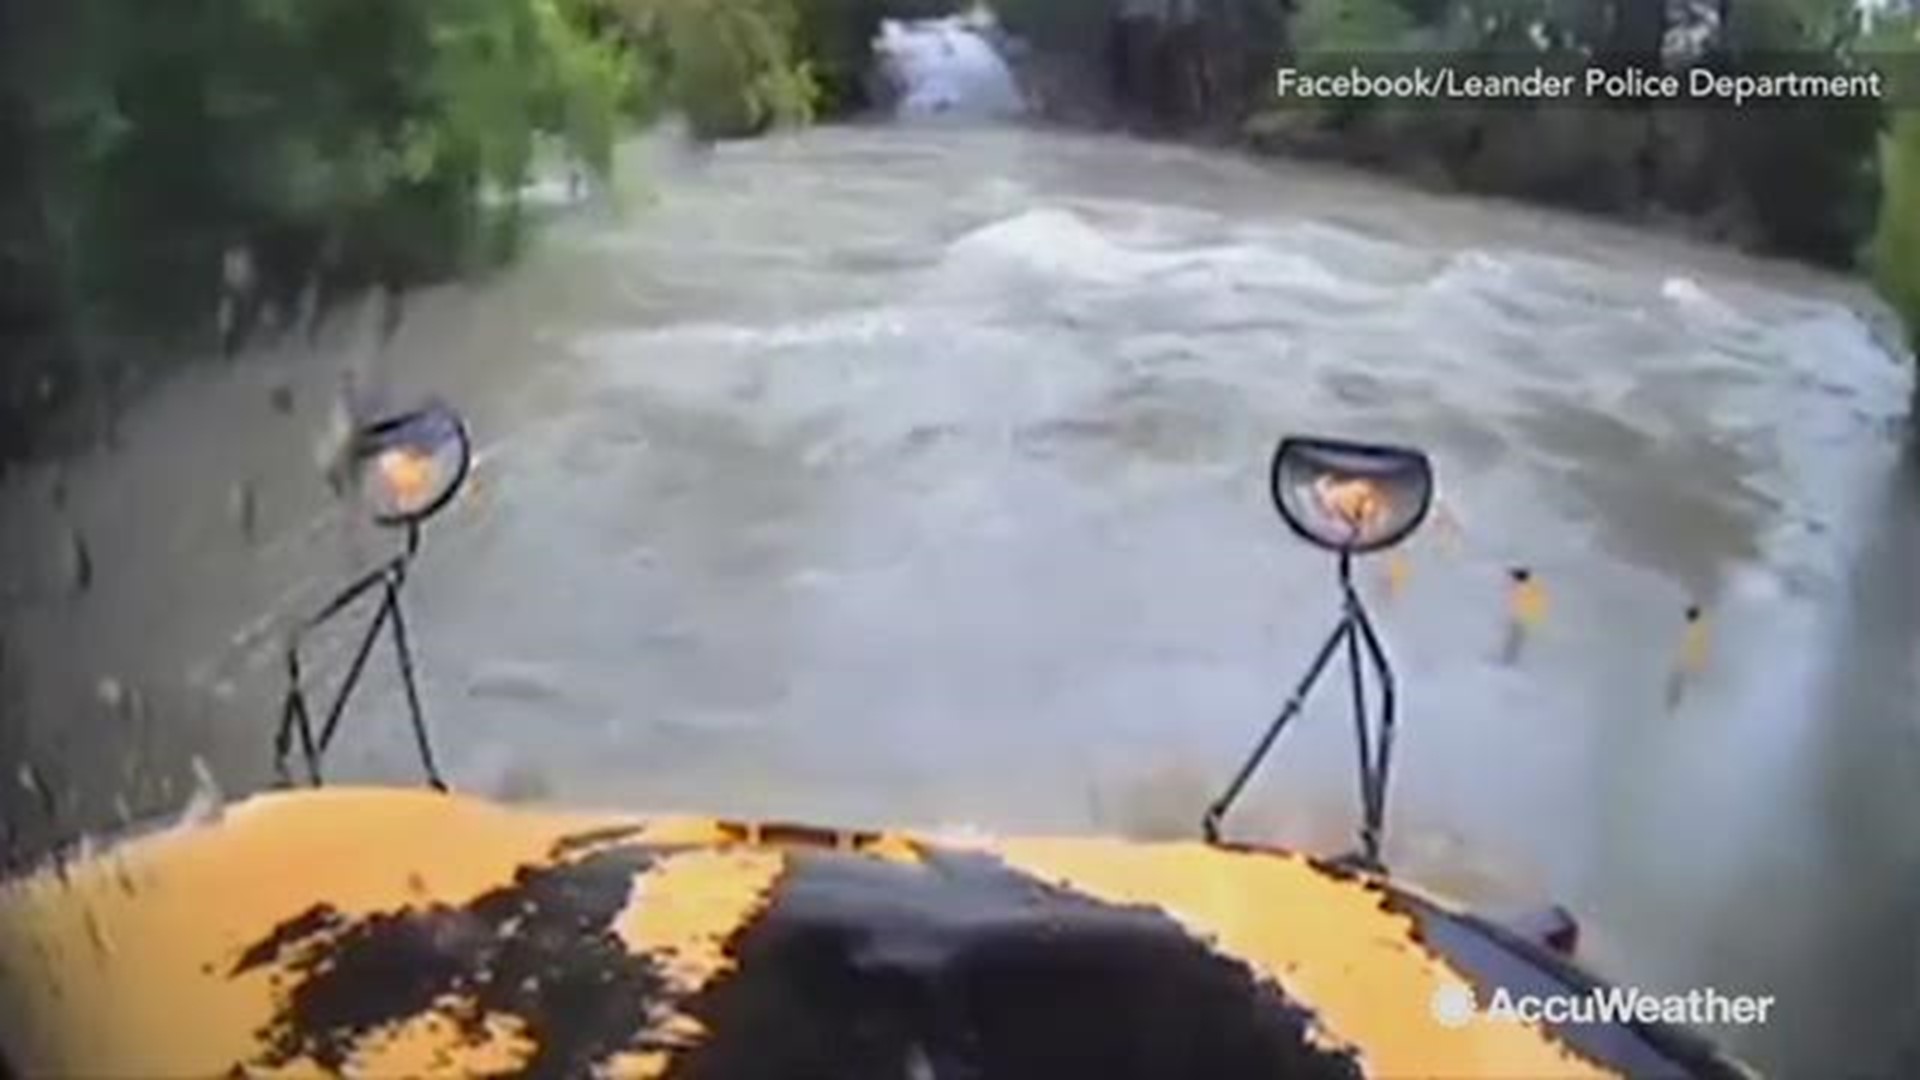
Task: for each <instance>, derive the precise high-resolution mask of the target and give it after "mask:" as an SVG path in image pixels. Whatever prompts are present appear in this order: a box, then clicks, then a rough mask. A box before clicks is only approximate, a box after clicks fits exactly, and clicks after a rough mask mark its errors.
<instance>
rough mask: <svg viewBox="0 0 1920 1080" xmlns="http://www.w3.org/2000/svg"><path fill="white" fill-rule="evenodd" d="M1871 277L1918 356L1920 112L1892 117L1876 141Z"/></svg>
mask: <svg viewBox="0 0 1920 1080" xmlns="http://www.w3.org/2000/svg"><path fill="white" fill-rule="evenodd" d="M1871 262H1872V266H1873V276H1874V280H1875V282H1876V283H1877V284H1878V285H1879V286H1880V292H1881V294H1882V295H1884V296H1885V297H1886V298H1887V302H1888V303H1889V304H1892V305H1893V308H1894V310H1895V311H1897V312H1899V313H1900V315H1901V317H1902V318H1904V319H1905V320H1906V324H1907V339H1908V341H1909V343H1910V344H1911V345H1912V347H1913V348H1914V349H1915V351H1916V352H1920V111H1914V110H1910V109H1909V110H1903V111H1901V112H1899V113H1897V114H1895V116H1894V118H1893V123H1892V125H1891V126H1890V128H1889V130H1888V132H1887V134H1886V135H1885V136H1883V137H1882V139H1881V141H1880V220H1879V222H1878V224H1877V226H1876V228H1875V231H1874V238H1873V248H1872V258H1871Z"/></svg>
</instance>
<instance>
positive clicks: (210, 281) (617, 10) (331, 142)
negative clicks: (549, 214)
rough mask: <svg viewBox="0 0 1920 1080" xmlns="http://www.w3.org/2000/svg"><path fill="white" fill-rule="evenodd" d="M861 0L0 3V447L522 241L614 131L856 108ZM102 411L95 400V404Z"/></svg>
mask: <svg viewBox="0 0 1920 1080" xmlns="http://www.w3.org/2000/svg"><path fill="white" fill-rule="evenodd" d="M887 6H888V5H886V4H884V3H883V2H881V0H728V2H727V3H715V2H712V0H418V2H409V3H391V2H388V0H168V2H167V3H164V4H161V3H152V2H149V0H68V2H65V3H61V4H39V3H34V2H33V0H0V343H4V346H5V361H4V363H0V460H4V458H6V457H8V456H13V455H16V454H18V453H20V452H23V451H24V450H26V449H27V448H28V446H29V445H30V444H31V443H32V442H34V441H35V440H36V438H37V437H38V435H39V434H40V431H39V430H38V429H39V428H41V427H44V424H45V420H46V418H47V417H49V416H52V415H55V414H59V413H70V412H71V411H72V410H71V409H69V408H66V406H68V405H72V404H74V403H78V402H85V403H86V404H87V405H88V406H89V407H102V408H106V409H109V410H110V409H111V408H112V402H113V401H114V399H115V398H117V397H124V395H125V394H126V393H127V392H128V391H129V390H130V388H131V386H132V385H133V384H134V383H137V382H139V381H140V380H141V379H143V378H144V377H145V376H146V375H148V374H149V373H151V372H154V371H156V370H161V369H164V367H166V366H167V365H168V364H170V363H173V362H176V361H175V358H179V357H189V356H199V355H207V354H209V353H211V352H213V351H214V350H215V348H216V347H218V346H224V347H226V348H229V349H231V348H237V347H239V346H240V345H241V344H243V343H244V342H246V341H249V340H259V339H260V338H262V337H266V336H271V335H275V334H280V333H285V332H286V331H287V330H288V329H290V328H295V327H298V326H312V325H314V324H315V323H316V322H317V320H318V319H319V318H320V317H321V316H322V315H323V314H324V312H325V310H326V309H327V308H328V307H329V305H330V303H331V302H332V301H333V300H335V299H336V298H339V297H342V296H345V295H349V294H351V293H352V292H354V291H356V290H361V289H364V288H367V287H370V286H378V287H385V288H390V289H404V288H407V287H410V286H412V285H414V284H418V283H420V282H425V281H432V280H437V279H443V278H446V277H448V276H451V275H455V274H461V273H469V272H475V271H481V270H484V269H485V268H487V267H489V266H493V265H496V264H498V263H499V262H500V261H501V260H503V259H505V258H508V257H510V256H511V255H512V253H513V252H514V251H515V249H516V247H517V246H518V243H519V241H520V238H521V235H522V219H523V213H522V197H521V193H522V191H523V189H524V188H525V186H526V185H527V184H528V183H529V181H531V180H533V179H535V178H536V173H538V172H542V171H546V172H556V173H558V174H560V175H562V176H567V175H570V176H571V182H572V185H573V186H574V187H576V188H584V187H585V186H587V180H588V178H589V177H591V176H594V175H597V176H598V177H600V178H601V179H602V180H604V179H605V178H606V177H607V176H608V175H609V174H610V172H611V166H612V161H613V153H614V146H615V142H616V140H617V138H618V136H619V133H620V131H621V130H623V128H625V127H627V126H629V125H632V124H636V123H644V122H648V121H651V120H654V119H658V118H660V117H662V116H663V115H666V114H669V113H671V114H677V115H680V116H683V117H685V118H686V120H687V122H688V124H689V126H690V128H691V129H692V130H693V131H694V132H695V133H696V134H697V135H699V136H701V137H707V138H718V137H733V136H743V135H750V134H754V133H757V132H760V131H764V130H767V129H769V128H772V127H776V126H780V125H787V124H799V123H805V122H807V121H808V120H810V119H812V118H813V117H814V116H815V115H816V114H817V112H818V111H819V110H820V109H821V108H823V107H824V108H827V109H843V108H853V107H856V106H857V105H858V104H860V94H861V89H862V86H861V82H860V75H861V73H863V71H864V69H865V67H866V64H867V56H868V48H869V44H868V43H869V42H870V41H871V38H872V36H873V30H874V28H875V27H876V26H877V24H878V21H879V18H880V15H881V12H882V11H883V10H884V9H885V8H886V7H887ZM103 403H104V404H103Z"/></svg>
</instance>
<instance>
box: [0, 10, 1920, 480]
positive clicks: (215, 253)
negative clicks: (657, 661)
mask: <svg viewBox="0 0 1920 1080" xmlns="http://www.w3.org/2000/svg"><path fill="white" fill-rule="evenodd" d="M968 6H971V5H968V4H962V3H956V2H952V0H727V2H724V3H722V2H717V0H418V2H412V3H391V2H388V0H168V2H167V3H164V4H159V3H152V2H149V0H67V2H65V3H60V4H43V3H35V2H33V0H0V342H4V345H5V360H4V363H0V459H4V458H6V457H7V456H11V455H13V454H17V453H19V452H21V451H22V450H23V449H25V448H26V447H27V445H28V444H29V443H31V442H32V441H34V439H35V438H36V437H37V432H36V431H35V429H36V427H37V426H39V424H40V422H41V421H42V420H43V419H44V418H45V417H47V416H49V415H53V414H55V413H59V412H63V411H64V412H68V413H70V412H71V411H72V410H71V409H65V410H63V408H62V406H63V405H65V404H71V403H74V402H78V401H86V402H88V403H90V404H92V405H95V406H101V407H103V408H105V409H107V410H109V411H110V410H111V409H112V407H113V402H114V401H115V400H116V399H119V398H123V397H124V396H125V394H126V393H127V392H128V391H129V389H130V388H131V387H132V386H133V385H134V384H136V383H138V382H139V381H141V380H142V379H143V378H144V377H146V375H148V374H149V373H151V372H153V371H157V370H163V369H164V368H165V367H166V366H167V365H168V364H170V363H173V362H176V359H175V358H179V357H191V356H199V355H207V354H209V353H211V352H213V351H215V349H216V347H220V346H224V347H226V348H229V349H231V348H236V347H239V346H240V345H241V344H243V343H245V342H247V341H250V340H259V339H260V338H262V337H268V336H272V335H275V334H281V333H285V332H287V330H288V329H289V328H290V327H292V328H298V327H310V326H312V325H315V324H316V323H317V321H318V320H319V319H320V318H321V317H322V316H323V315H324V313H325V311H326V310H327V309H328V308H329V306H331V305H332V303H333V302H334V301H335V299H336V298H339V297H342V296H346V295H350V294H351V293H353V292H354V291H356V290H360V289H364V288H367V287H370V286H377V287H385V288H390V289H404V288H406V287H409V286H411V285H413V284H416V283H419V282H423V281H430V280H435V279H440V278H445V277H447V276H450V275H454V274H461V273H470V272H477V271H484V270H485V269H486V268H487V267H490V266H493V265H496V264H498V263H499V262H500V261H501V260H503V259H506V258H509V257H511V255H512V254H513V253H514V251H515V250H516V249H517V247H518V245H519V242H520V239H521V236H522V232H523V216H524V215H523V212H522V200H521V192H522V191H523V189H524V188H525V186H526V185H527V184H528V182H529V181H531V180H533V179H535V178H536V173H541V172H549V173H558V174H559V175H561V176H569V177H571V184H572V186H574V187H576V188H585V187H587V186H589V184H590V179H589V178H591V177H593V176H596V175H597V176H598V177H600V178H601V179H602V181H604V179H605V178H606V177H607V176H608V175H609V174H610V172H611V168H612V161H613V153H614V146H615V144H616V141H617V139H618V137H619V133H620V132H621V131H622V130H624V129H625V128H627V127H628V126H631V125H634V124H640V123H647V122H651V121H653V120H656V119H659V118H661V117H663V116H666V115H669V114H672V115H678V116H681V117H684V118H685V119H686V121H687V123H688V125H689V127H690V128H691V129H692V130H693V131H694V132H695V133H696V134H697V135H698V136H701V137H704V138H727V137H740V136H749V135H753V134H756V133H759V132H763V131H766V130H769V129H771V128H775V127H779V126H783V125H792V124H801V123H806V122H808V121H810V120H812V119H815V118H818V117H820V116H831V115H838V114H844V113H847V112H852V111H856V110H859V109H861V108H863V107H865V106H867V105H868V104H870V102H869V88H870V86H871V83H870V75H871V70H870V69H871V66H872V56H871V43H872V41H873V38H874V36H875V31H876V30H877V28H878V26H879V23H880V20H881V19H882V18H883V17H918V16H927V15H935V14H943V13H949V12H952V11H954V10H957V9H960V8H963V7H968ZM996 7H997V9H998V11H999V13H1000V15H1001V17H1002V21H1003V22H1004V24H1005V25H1006V26H1007V28H1008V29H1010V30H1011V31H1013V32H1014V33H1015V34H1017V35H1019V36H1020V37H1022V38H1023V39H1025V40H1027V41H1028V42H1030V43H1031V44H1032V45H1033V46H1034V51H1035V52H1036V53H1044V54H1047V55H1051V56H1054V57H1060V56H1075V55H1077V56H1079V57H1081V58H1082V59H1085V60H1086V61H1087V63H1086V64H1085V67H1086V69H1087V70H1088V71H1091V72H1093V73H1096V74H1097V77H1098V81H1099V82H1100V83H1101V84H1102V85H1101V87H1100V89H1101V91H1102V92H1103V93H1106V94H1109V95H1111V96H1112V97H1114V98H1116V99H1119V100H1122V101H1129V102H1131V103H1133V104H1134V105H1135V106H1137V108H1138V111H1139V112H1140V113H1141V114H1142V115H1144V116H1145V117H1147V118H1148V119H1149V120H1150V121H1151V123H1152V124H1153V126H1154V127H1155V128H1156V129H1157V130H1172V131H1177V132H1189V133H1191V132H1208V133H1214V134H1217V135H1221V136H1222V137H1226V138H1231V139H1235V140H1243V141H1245V142H1247V143H1250V144H1251V145H1253V146H1255V147H1259V148H1263V149H1267V150H1271V151H1274V152H1281V153H1288V154H1296V155H1306V156H1327V157H1335V158H1340V159H1343V160H1348V161H1355V162H1361V163H1365V164H1370V165H1374V166H1377V167H1380V168H1383V169H1388V170H1394V171H1399V172H1402V173H1404V174H1407V175H1410V176H1413V177H1416V178H1418V179H1420V180H1422V181H1424V182H1428V183H1432V184H1436V185H1441V186H1446V187H1451V188H1456V189H1461V190H1468V191H1479V192H1488V193H1495V194H1506V195H1513V196H1516V197H1522V198H1527V199H1533V200H1539V201H1544V202H1550V203H1557V204H1561V205H1568V206H1575V207H1582V208H1586V209H1592V210H1598V211H1603V212H1613V213H1624V214H1628V215H1660V216H1664V217H1669V218H1673V219H1677V220H1682V221H1687V222H1691V223H1694V225H1695V227H1697V228H1698V229H1700V230H1701V231H1704V232H1707V233H1710V234H1713V235H1717V236H1721V237H1725V238H1728V239H1731V240H1734V241H1736V242H1740V243H1743V244H1746V245H1748V246H1751V247H1755V248H1759V249H1763V250H1768V251H1775V252H1782V253H1786V254H1789V255H1793V256H1796V257H1800V258H1805V259H1810V260H1814V261H1818V262H1822V263H1826V264H1829V265H1835V266H1858V265H1867V266H1870V267H1871V268H1872V269H1873V271H1874V274H1875V277H1876V280H1878V281H1879V282H1880V283H1881V285H1882V288H1883V290H1884V291H1885V293H1886V295H1887V296H1888V298H1889V300H1891V301H1892V302H1893V303H1894V304H1895V305H1896V306H1897V307H1898V308H1899V309H1900V310H1901V311H1902V312H1903V313H1905V314H1906V316H1907V317H1908V319H1909V321H1910V325H1912V326H1915V327H1920V284H1917V283H1916V279H1920V270H1916V269H1915V267H1916V265H1920V236H1917V235H1916V233H1917V227H1916V224H1915V217H1916V214H1920V210H1916V207H1920V166H1916V164H1915V162H1916V153H1920V151H1916V149H1915V144H1916V139H1920V131H1917V129H1916V124H1915V123H1914V122H1913V121H1912V120H1911V119H1910V118H1905V117H1902V118H1901V119H1899V120H1898V121H1897V122H1895V121H1890V120H1889V118H1888V117H1887V116H1885V115H1883V112H1882V110H1880V109H1879V108H1873V107H1867V108H1862V107H1847V106H1838V105H1825V104H1810V105H1800V106H1792V107H1774V108H1759V109H1747V110H1740V111H1735V110H1726V109H1719V110H1704V109H1698V108H1685V107H1681V106H1661V107H1644V106H1633V105H1626V104H1621V105H1618V106H1610V107H1594V108H1587V107H1581V108H1530V107H1524V106H1521V107H1515V106H1511V105H1503V106H1487V107H1481V108H1470V107H1462V106H1445V107H1441V106H1432V105H1423V106H1410V105H1406V104H1400V103H1394V102H1387V101H1380V102H1371V103H1363V104H1361V105H1359V106H1353V105H1347V106H1341V107H1331V108H1330V107H1304V106H1302V105H1300V104H1299V103H1297V102H1283V101H1280V100H1278V99H1277V98H1276V97H1275V96H1274V91H1273V79H1272V71H1273V67H1274V64H1275V61H1276V59H1277V58H1280V57H1283V56H1287V55H1292V56H1294V57H1296V59H1298V58H1300V57H1303V56H1304V57H1306V58H1307V60H1309V61H1310V60H1311V59H1312V58H1313V57H1315V56H1319V57H1321V58H1322V59H1328V58H1332V59H1338V58H1340V57H1344V56H1350V55H1360V54H1378V53H1380V52H1383V51H1395V50H1398V51H1401V52H1405V53H1408V54H1411V55H1418V56H1422V57H1434V58H1440V59H1451V60H1455V61H1459V62H1462V63H1466V62H1472V61H1475V60H1476V59H1484V58H1485V57H1487V56H1489V55H1495V54H1498V55H1507V56H1511V55H1515V54H1522V55H1527V56H1535V57H1539V58H1542V59H1543V61H1545V62H1548V63H1563V62H1564V63H1570V62H1574V61H1576V60H1579V61H1585V60H1587V59H1593V58H1597V59H1598V60H1599V61H1602V62H1608V61H1619V60H1621V59H1623V58H1624V59H1628V60H1638V61H1641V62H1649V63H1652V64H1655V65H1659V64H1667V63H1670V62H1673V61H1672V59H1671V57H1670V54H1671V52H1672V45H1671V43H1672V42H1674V41H1678V42H1680V43H1681V44H1682V45H1683V46H1687V47H1688V48H1692V49H1694V51H1695V53H1696V55H1694V56H1693V58H1692V60H1690V61H1688V62H1700V63H1708V64H1712V65H1715V66H1717V67H1720V68H1723V69H1727V70H1735V71H1738V70H1764V69H1765V68H1766V67H1767V66H1768V65H1777V64H1779V63H1781V62H1782V61H1783V59H1784V60H1790V61H1791V62H1792V63H1794V64H1796V65H1798V66H1800V67H1806V66H1808V65H1814V66H1827V67H1832V68H1842V69H1843V68H1846V67H1847V66H1849V65H1855V64H1858V63H1860V62H1862V57H1867V56H1872V55H1874V54H1876V53H1880V54H1884V53H1886V52H1888V51H1892V52H1904V53H1906V54H1907V57H1908V58H1907V59H1905V60H1902V61H1900V62H1899V63H1900V64H1902V65H1905V66H1907V67H1912V66H1920V61H1916V60H1914V59H1912V57H1913V55H1914V53H1915V52H1916V51H1917V50H1920V44H1916V41H1915V24H1914V22H1913V20H1912V19H1911V18H1907V19H1904V20H1897V19H1888V20H1883V21H1881V22H1880V23H1879V24H1878V25H1876V26H1874V27H1872V28H1871V30H1870V29H1869V28H1868V27H1867V26H1865V25H1864V24H1862V23H1861V22H1860V20H1859V19H1858V17H1857V12H1856V10H1855V8H1854V5H1853V4H1852V3H1851V2H1850V0H1726V2H1725V3H1720V2H1718V0H1716V2H1714V3H1692V4H1685V3H1674V4H1648V3H1639V2H1629V0H1191V2H1185V3H1171V2H1168V3H1163V4H1158V5H1155V4H1151V3H1128V4H1122V3H1120V2H1119V0H1001V2H1000V3H999V4H997V5H996ZM1675 12H1679V13H1681V14H1680V15H1675V14H1674V13H1675ZM1722 12H1724V13H1725V14H1726V16H1727V18H1726V25H1724V26H1722V25H1720V13H1722ZM1649 13H1655V16H1656V17H1652V18H1649V17H1648V15H1649ZM1709 16H1711V17H1709ZM1688 20H1691V21H1688ZM1703 20H1704V21H1703ZM1703 27H1704V29H1703ZM1689 42H1690V43H1691V44H1690V45H1689V44H1688V43H1689ZM1903 70H1904V69H1903ZM1030 89H1031V87H1030ZM1916 89H1920V88H1912V87H1909V88H1908V89H1907V90H1906V91H1905V93H1907V94H1909V95H1912V94H1914V93H1915V92H1916Z"/></svg>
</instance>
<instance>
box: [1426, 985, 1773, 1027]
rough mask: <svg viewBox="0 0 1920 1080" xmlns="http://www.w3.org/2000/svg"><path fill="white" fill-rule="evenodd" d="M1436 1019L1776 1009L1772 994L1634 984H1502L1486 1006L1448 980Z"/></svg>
mask: <svg viewBox="0 0 1920 1080" xmlns="http://www.w3.org/2000/svg"><path fill="white" fill-rule="evenodd" d="M1430 1005H1431V1007H1432V1010H1433V1019H1434V1021H1435V1022H1436V1023H1438V1024H1439V1025H1440V1026H1441V1027H1446V1028H1463V1027H1466V1026H1467V1025H1468V1024H1471V1023H1474V1022H1475V1021H1488V1020H1490V1021H1495V1022H1502V1023H1529V1024H1540V1023H1545V1024H1656V1023H1658V1024H1686V1025H1689V1026H1693V1027H1699V1026H1704V1025H1733V1026H1743V1025H1747V1024H1764V1023H1766V1022H1767V1019H1768V1017H1769V1015H1770V1014H1771V1013H1772V1011H1773V995H1772V994H1761V995H1754V994H1723V993H1721V992H1720V991H1718V990H1714V989H1711V988H1709V989H1705V990H1688V991H1687V992H1685V993H1681V994H1648V993H1644V992H1642V991H1640V990H1638V989H1636V988H1634V987H1630V986H1609V987H1604V988H1599V989H1594V990H1589V991H1586V992H1585V993H1578V994H1516V993H1513V992H1512V991H1510V990H1508V989H1507V988H1506V987H1504V986H1502V987H1497V988H1495V989H1494V991H1493V993H1492V994H1491V995H1490V996H1489V997H1488V999H1487V1003H1486V1007H1485V1008H1484V1009H1483V1008H1481V1006H1480V1002H1479V1001H1478V1000H1477V999H1476V998H1475V997H1474V995H1473V991H1472V990H1471V989H1469V988H1468V987H1466V986H1465V985H1463V984H1461V983H1445V984H1442V985H1441V986H1439V987H1438V988H1436V989H1435V990H1434V992H1433V1000H1432V1001H1431V1002H1430Z"/></svg>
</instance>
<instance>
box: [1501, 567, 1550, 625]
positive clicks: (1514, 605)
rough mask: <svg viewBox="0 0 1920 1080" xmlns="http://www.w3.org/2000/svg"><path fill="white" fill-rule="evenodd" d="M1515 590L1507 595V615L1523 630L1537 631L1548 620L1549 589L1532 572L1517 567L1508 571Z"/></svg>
mask: <svg viewBox="0 0 1920 1080" xmlns="http://www.w3.org/2000/svg"><path fill="white" fill-rule="evenodd" d="M1507 576H1508V577H1510V578H1512V579H1513V588H1512V589H1511V590H1510V591H1509V592H1508V594H1507V614H1508V616H1509V617H1510V618H1512V620H1513V621H1514V624H1515V625H1517V626H1519V627H1520V628H1521V629H1523V630H1537V629H1539V627H1540V625H1541V624H1542V623H1544V622H1546V620H1547V587H1546V586H1545V585H1542V584H1541V583H1540V579H1539V578H1538V577H1535V576H1534V573H1533V571H1532V570H1529V569H1527V568H1526V567H1524V566H1516V567H1514V568H1513V569H1511V570H1509V571H1507Z"/></svg>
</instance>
